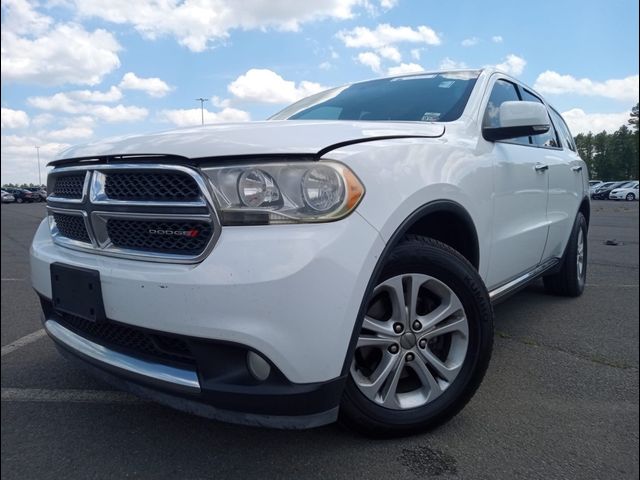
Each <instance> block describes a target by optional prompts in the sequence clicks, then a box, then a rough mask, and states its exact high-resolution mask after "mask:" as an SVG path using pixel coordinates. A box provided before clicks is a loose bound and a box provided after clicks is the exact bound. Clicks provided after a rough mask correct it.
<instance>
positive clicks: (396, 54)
mask: <svg viewBox="0 0 640 480" xmlns="http://www.w3.org/2000/svg"><path fill="white" fill-rule="evenodd" d="M378 54H379V55H380V56H381V57H382V58H386V59H387V60H391V61H393V62H396V63H400V61H402V55H401V54H400V51H399V50H398V49H397V48H396V47H391V46H388V47H382V48H380V49H379V50H378Z"/></svg>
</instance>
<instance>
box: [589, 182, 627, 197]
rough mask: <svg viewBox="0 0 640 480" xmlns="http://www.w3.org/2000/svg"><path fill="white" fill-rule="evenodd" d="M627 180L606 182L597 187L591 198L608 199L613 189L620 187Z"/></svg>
mask: <svg viewBox="0 0 640 480" xmlns="http://www.w3.org/2000/svg"><path fill="white" fill-rule="evenodd" d="M625 183H627V182H606V183H603V184H602V185H600V186H599V187H598V188H596V191H595V192H593V193H592V194H591V198H593V199H594V200H608V199H609V193H611V190H614V189H616V188H619V187H620V186H622V185H624V184H625Z"/></svg>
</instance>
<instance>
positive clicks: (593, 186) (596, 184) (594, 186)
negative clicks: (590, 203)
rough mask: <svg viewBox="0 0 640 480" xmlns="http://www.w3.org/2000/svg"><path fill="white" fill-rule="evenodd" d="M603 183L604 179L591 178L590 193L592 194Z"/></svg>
mask: <svg viewBox="0 0 640 480" xmlns="http://www.w3.org/2000/svg"><path fill="white" fill-rule="evenodd" d="M603 183H604V182H603V181H602V180H589V195H592V194H593V193H594V192H595V191H596V189H597V188H598V187H599V186H600V185H602V184H603Z"/></svg>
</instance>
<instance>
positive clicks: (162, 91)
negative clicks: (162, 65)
mask: <svg viewBox="0 0 640 480" xmlns="http://www.w3.org/2000/svg"><path fill="white" fill-rule="evenodd" d="M118 86H119V87H120V88H121V89H123V90H141V91H143V92H145V93H146V94H147V95H149V96H151V97H164V96H165V95H166V94H167V93H169V92H170V91H171V87H170V86H169V85H167V84H166V83H165V82H164V81H163V80H161V79H159V78H157V77H149V78H140V77H138V76H137V75H136V74H135V73H133V72H128V73H125V74H124V76H123V77H122V81H121V82H120V84H119V85H118Z"/></svg>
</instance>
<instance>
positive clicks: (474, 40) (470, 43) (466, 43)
mask: <svg viewBox="0 0 640 480" xmlns="http://www.w3.org/2000/svg"><path fill="white" fill-rule="evenodd" d="M478 43H480V39H479V38H478V37H471V38H465V39H464V40H463V41H462V42H461V43H460V45H462V46H463V47H474V46H476V45H477V44H478Z"/></svg>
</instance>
